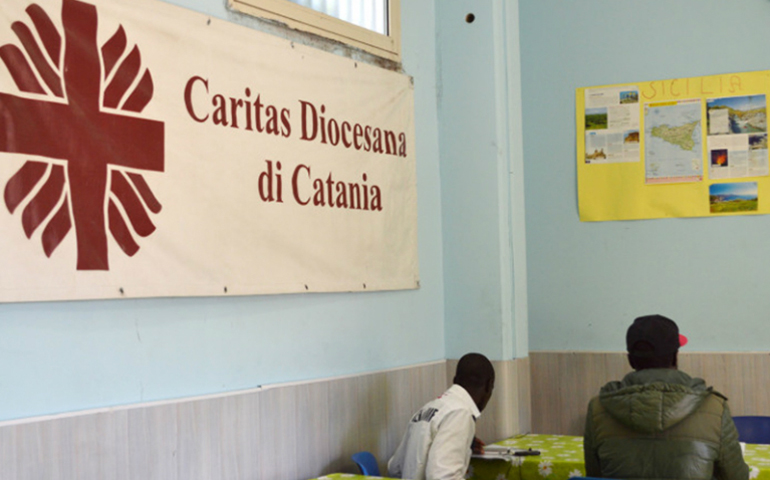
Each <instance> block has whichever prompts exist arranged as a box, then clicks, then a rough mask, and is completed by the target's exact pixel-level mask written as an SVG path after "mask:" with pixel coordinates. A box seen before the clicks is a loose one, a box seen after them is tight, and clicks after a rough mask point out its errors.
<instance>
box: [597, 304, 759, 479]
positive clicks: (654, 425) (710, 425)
mask: <svg viewBox="0 0 770 480" xmlns="http://www.w3.org/2000/svg"><path fill="white" fill-rule="evenodd" d="M686 342H687V339H686V338H685V337H684V336H682V335H680V334H679V328H678V327H677V325H676V323H674V321H673V320H671V319H669V318H666V317H664V316H662V315H648V316H644V317H639V318H637V319H636V320H634V323H633V324H632V325H631V326H630V327H629V328H628V332H627V333H626V346H627V349H628V360H629V363H630V364H631V367H632V368H633V369H634V370H635V371H634V372H631V373H629V374H628V375H626V376H625V378H623V380H622V381H619V382H617V381H616V382H610V383H608V384H607V385H605V386H604V387H602V389H601V391H600V393H599V396H598V397H595V398H593V399H592V400H591V402H590V403H589V405H588V415H587V417H586V430H585V437H584V444H583V447H584V452H585V465H586V475H588V476H589V477H605V478H621V479H625V480H635V479H645V480H650V479H667V480H676V479H691V480H712V479H717V480H748V478H749V467H748V466H747V465H746V462H744V461H743V454H742V453H741V447H740V444H739V443H738V432H737V430H736V429H735V424H734V423H733V419H732V417H731V416H730V410H729V409H728V407H727V398H725V397H724V396H723V395H722V394H720V393H718V392H715V391H714V390H712V389H711V387H706V384H705V382H704V381H703V380H701V379H699V378H692V377H690V376H689V375H687V374H686V373H684V372H680V371H679V370H677V353H678V351H679V347H680V346H682V345H684V344H685V343H686Z"/></svg>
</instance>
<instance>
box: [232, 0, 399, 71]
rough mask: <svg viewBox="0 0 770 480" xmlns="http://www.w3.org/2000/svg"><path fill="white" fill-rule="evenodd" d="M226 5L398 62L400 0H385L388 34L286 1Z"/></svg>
mask: <svg viewBox="0 0 770 480" xmlns="http://www.w3.org/2000/svg"><path fill="white" fill-rule="evenodd" d="M228 4H229V5H230V8H232V9H233V10H236V11H238V12H241V13H245V14H248V15H252V16H255V17H261V18H267V19H270V20H276V21H279V22H282V23H285V24H286V25H287V26H289V27H290V28H294V29H296V30H301V31H304V32H309V33H313V34H316V35H320V36H322V37H326V38H330V39H332V40H336V41H338V42H342V43H345V44H347V45H350V46H352V47H356V48H360V49H362V50H365V51H367V52H369V53H371V54H373V55H376V56H378V57H383V58H387V59H388V60H392V61H395V62H400V61H401V4H400V0H388V35H383V34H381V33H377V32H374V31H372V30H369V29H366V28H364V27H359V26H358V25H354V24H352V23H349V22H346V21H344V20H340V19H338V18H335V17H332V16H330V15H326V14H325V13H321V12H317V11H315V10H313V9H311V8H307V7H303V6H301V5H297V4H296V3H292V2H289V1H286V0H228Z"/></svg>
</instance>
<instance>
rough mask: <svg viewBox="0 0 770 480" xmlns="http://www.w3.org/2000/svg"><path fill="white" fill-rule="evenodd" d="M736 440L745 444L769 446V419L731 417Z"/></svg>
mask: <svg viewBox="0 0 770 480" xmlns="http://www.w3.org/2000/svg"><path fill="white" fill-rule="evenodd" d="M733 421H734V422H735V428H737V429H738V440H739V441H741V442H745V443H762V444H765V445H768V444H770V417H759V416H756V417H754V416H745V417H733Z"/></svg>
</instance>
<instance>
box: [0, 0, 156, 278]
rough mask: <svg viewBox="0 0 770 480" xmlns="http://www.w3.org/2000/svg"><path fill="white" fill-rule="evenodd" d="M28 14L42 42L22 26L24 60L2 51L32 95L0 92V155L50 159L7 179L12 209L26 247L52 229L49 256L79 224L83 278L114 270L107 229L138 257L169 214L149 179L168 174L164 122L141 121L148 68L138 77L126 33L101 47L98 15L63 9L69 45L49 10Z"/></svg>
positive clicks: (69, 3) (11, 48)
mask: <svg viewBox="0 0 770 480" xmlns="http://www.w3.org/2000/svg"><path fill="white" fill-rule="evenodd" d="M26 11H27V14H28V15H29V17H30V19H31V20H32V28H34V29H35V30H36V32H37V37H36V36H35V35H33V33H32V28H30V27H29V26H28V25H27V24H25V23H22V22H14V23H13V25H12V26H11V28H12V30H13V31H14V33H16V36H17V37H18V39H19V41H20V43H21V46H22V47H23V49H24V52H22V50H21V49H20V48H19V47H18V46H16V45H14V44H7V45H3V46H2V47H0V60H2V61H3V63H5V66H6V67H7V68H8V71H9V72H10V74H11V78H12V79H13V81H14V83H15V84H16V87H17V88H18V89H19V91H20V92H24V93H25V94H26V95H25V96H17V95H11V94H6V93H0V152H8V153H19V154H25V155H35V156H37V157H44V158H43V159H39V158H35V159H29V160H27V161H26V162H25V163H24V165H23V166H22V167H21V168H20V169H19V170H18V172H16V174H15V175H13V176H12V177H11V178H10V180H8V183H7V184H6V186H5V192H4V200H5V205H6V207H7V208H8V210H9V211H10V212H11V214H13V213H14V211H15V210H16V209H17V207H19V206H21V205H24V208H23V209H22V210H23V213H22V215H21V223H22V226H23V228H24V232H25V234H26V235H27V238H31V236H32V234H33V233H34V232H35V230H37V229H38V227H40V226H41V225H44V227H43V231H42V234H41V242H42V244H43V251H44V252H45V254H46V255H47V256H49V257H50V256H51V254H52V253H53V251H54V250H55V249H56V247H58V246H59V244H60V242H61V241H62V240H63V239H64V238H65V237H66V235H67V234H68V233H69V231H70V229H71V228H72V227H73V224H74V228H75V238H76V243H77V269H78V270H109V263H108V255H107V243H108V242H107V228H109V231H110V233H111V234H112V237H113V238H114V239H115V241H116V243H117V244H118V245H119V246H120V247H121V249H122V250H123V251H124V252H125V253H126V254H127V255H129V256H133V255H134V254H135V253H136V252H137V251H138V250H139V245H138V244H137V243H136V241H135V235H138V236H140V237H146V236H148V235H150V234H151V233H152V232H153V231H154V230H155V225H154V224H153V223H152V221H151V219H150V217H149V214H148V210H149V211H150V212H153V213H158V212H160V210H161V205H160V203H159V202H158V200H157V199H156V198H155V196H154V195H153V193H152V191H151V190H150V188H149V186H148V185H147V183H146V182H145V180H144V178H143V176H142V173H141V172H142V171H147V170H149V171H156V172H162V171H163V167H164V158H163V150H164V142H163V135H164V129H163V123H162V122H158V121H154V120H147V119H144V118H140V117H139V116H138V114H139V113H140V112H141V111H142V110H143V109H144V107H145V106H146V105H147V104H148V103H149V102H150V100H151V99H152V94H153V83H152V77H151V76H150V72H149V70H146V69H145V70H144V74H143V75H142V76H141V77H140V76H139V75H140V73H141V59H140V55H139V50H138V48H137V47H136V46H135V47H134V48H133V49H132V50H131V51H130V53H128V54H126V51H127V49H126V43H127V41H126V34H125V32H124V30H123V27H122V26H121V27H119V28H118V30H117V32H115V34H114V35H113V36H112V37H111V38H110V39H109V40H108V41H107V42H106V43H105V44H104V45H102V46H101V48H99V46H98V45H97V36H96V34H97V14H96V7H95V6H93V5H90V4H88V3H84V2H81V1H78V0H63V4H62V25H63V39H62V33H60V32H59V30H58V29H57V28H56V26H55V25H54V24H53V22H52V21H51V19H50V17H49V16H48V15H47V14H46V12H45V11H44V10H43V9H42V8H41V7H39V6H38V5H36V4H31V5H30V6H29V7H28V8H27V10H26ZM38 39H39V40H38ZM62 40H63V42H62ZM41 44H42V45H41ZM25 52H26V56H25V55H24V53H25ZM30 62H31V63H30ZM137 79H138V81H137ZM121 112H123V113H121ZM126 112H131V113H129V114H126ZM126 220H128V222H127V221H126ZM129 224H130V227H129Z"/></svg>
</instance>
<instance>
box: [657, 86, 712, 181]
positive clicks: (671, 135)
mask: <svg viewBox="0 0 770 480" xmlns="http://www.w3.org/2000/svg"><path fill="white" fill-rule="evenodd" d="M644 125H645V127H644V133H645V148H644V151H645V155H644V162H645V170H646V183H671V182H688V181H690V182H696V181H700V180H702V179H703V159H702V155H703V151H702V148H703V147H702V139H701V104H700V101H699V100H691V101H683V102H675V103H674V102H670V103H666V104H658V105H655V104H650V105H648V106H646V107H645V109H644Z"/></svg>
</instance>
